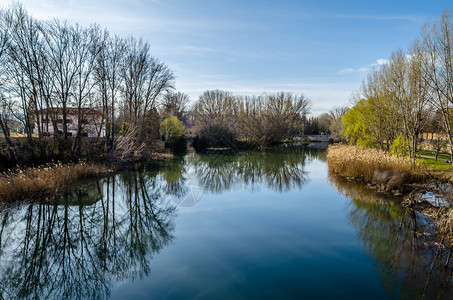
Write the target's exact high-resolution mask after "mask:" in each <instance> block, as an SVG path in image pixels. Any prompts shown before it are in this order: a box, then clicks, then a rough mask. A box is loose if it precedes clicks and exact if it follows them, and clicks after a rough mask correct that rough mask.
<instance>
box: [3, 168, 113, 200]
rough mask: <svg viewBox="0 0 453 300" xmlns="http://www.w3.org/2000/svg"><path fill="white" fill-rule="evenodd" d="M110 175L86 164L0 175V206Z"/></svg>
mask: <svg viewBox="0 0 453 300" xmlns="http://www.w3.org/2000/svg"><path fill="white" fill-rule="evenodd" d="M110 172H112V170H110V169H109V168H107V167H105V166H103V165H99V164H92V163H86V162H79V163H73V164H61V163H57V164H49V165H45V166H41V167H35V168H29V169H25V170H15V171H11V172H7V173H3V174H1V175H0V202H3V203H5V202H11V201H20V200H27V199H36V198H43V197H48V196H52V195H55V194H57V193H58V192H61V191H63V190H64V189H65V188H66V187H68V186H70V185H71V184H73V183H74V182H76V181H77V180H80V179H82V178H87V177H94V176H101V175H105V174H108V173H110Z"/></svg>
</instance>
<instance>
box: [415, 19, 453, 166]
mask: <svg viewBox="0 0 453 300" xmlns="http://www.w3.org/2000/svg"><path fill="white" fill-rule="evenodd" d="M452 36H453V28H452V24H451V15H450V13H449V12H448V11H447V10H446V11H445V12H444V13H443V14H442V17H441V19H440V21H439V22H438V23H434V24H431V23H426V24H425V25H424V27H423V29H422V44H421V51H420V52H421V53H422V54H421V55H420V60H421V69H422V76H423V78H424V80H425V82H426V83H427V85H428V87H429V93H428V95H429V98H428V99H429V100H430V101H431V104H432V105H433V106H434V107H435V108H436V109H438V110H439V111H440V112H441V114H442V119H443V123H444V129H445V134H446V135H447V138H448V141H449V144H450V152H451V153H452V155H453V117H452V115H451V114H452V105H453V66H452V59H453V40H452ZM452 157H453V156H452ZM452 162H453V159H452Z"/></svg>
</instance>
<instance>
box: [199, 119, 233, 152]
mask: <svg viewBox="0 0 453 300" xmlns="http://www.w3.org/2000/svg"><path fill="white" fill-rule="evenodd" d="M192 145H193V147H194V148H195V150H196V151H197V152H202V151H204V150H206V149H207V148H232V149H237V135H236V133H235V132H233V131H232V130H230V129H229V128H227V127H223V126H220V125H213V126H209V127H206V128H204V129H203V130H202V131H201V132H200V135H199V136H197V138H195V140H194V141H193V143H192Z"/></svg>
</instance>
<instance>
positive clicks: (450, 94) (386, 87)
mask: <svg viewBox="0 0 453 300" xmlns="http://www.w3.org/2000/svg"><path fill="white" fill-rule="evenodd" d="M452 25H453V24H452V22H451V15H450V13H449V12H448V10H446V11H445V12H444V13H443V14H442V16H441V18H440V19H439V20H437V21H436V22H431V21H428V22H427V23H426V24H425V25H424V26H423V27H422V28H421V35H420V37H419V38H418V39H416V40H415V42H414V43H413V44H412V46H411V47H410V48H409V49H408V50H407V51H403V50H396V51H395V52H393V54H392V55H391V57H390V59H389V60H388V61H387V62H386V63H384V64H382V65H381V66H380V67H379V68H377V69H374V70H372V71H371V72H370V73H369V74H368V77H367V80H366V81H364V82H363V84H362V87H361V90H360V94H361V97H360V98H359V99H360V100H356V102H355V105H354V106H353V107H352V108H351V109H350V110H349V112H348V113H347V114H346V115H345V116H344V117H343V120H342V122H343V135H344V136H345V138H346V139H347V140H348V141H349V142H350V143H351V144H357V145H361V146H369V147H375V148H380V149H384V150H390V151H393V152H395V153H396V154H403V153H404V152H405V153H409V154H410V155H411V157H412V158H414V159H415V153H416V151H417V148H418V146H419V145H418V143H419V136H420V135H421V134H423V133H427V132H430V133H437V134H438V139H437V140H436V143H437V144H439V143H441V141H442V140H446V141H447V142H448V143H449V145H450V150H453V107H452V106H453V63H452V61H453V27H452ZM452 152H453V151H452Z"/></svg>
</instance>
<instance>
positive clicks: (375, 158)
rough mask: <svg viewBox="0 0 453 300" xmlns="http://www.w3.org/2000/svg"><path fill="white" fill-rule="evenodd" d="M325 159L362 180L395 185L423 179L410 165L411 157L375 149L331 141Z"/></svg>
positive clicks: (336, 170) (335, 168) (339, 171)
mask: <svg viewBox="0 0 453 300" xmlns="http://www.w3.org/2000/svg"><path fill="white" fill-rule="evenodd" d="M327 161H328V164H329V169H330V170H331V171H332V172H334V173H336V174H339V175H341V176H343V177H353V178H355V179H360V180H362V181H364V182H375V183H386V184H388V185H396V184H403V183H409V182H415V181H417V180H423V179H424V178H423V177H424V176H423V174H421V172H418V171H417V170H416V169H413V168H412V167H411V162H410V160H408V159H406V158H402V157H396V156H393V155H390V154H388V153H386V152H384V151H381V150H376V149H366V148H360V147H357V146H347V145H332V146H330V147H329V149H328V150H327ZM392 181H395V182H392Z"/></svg>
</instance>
